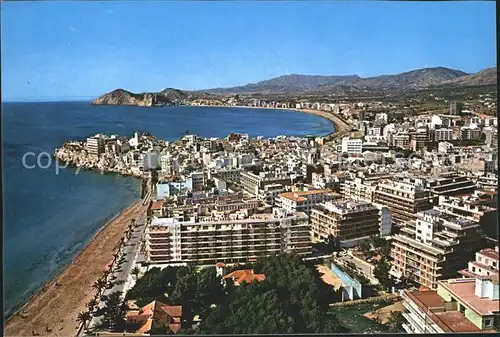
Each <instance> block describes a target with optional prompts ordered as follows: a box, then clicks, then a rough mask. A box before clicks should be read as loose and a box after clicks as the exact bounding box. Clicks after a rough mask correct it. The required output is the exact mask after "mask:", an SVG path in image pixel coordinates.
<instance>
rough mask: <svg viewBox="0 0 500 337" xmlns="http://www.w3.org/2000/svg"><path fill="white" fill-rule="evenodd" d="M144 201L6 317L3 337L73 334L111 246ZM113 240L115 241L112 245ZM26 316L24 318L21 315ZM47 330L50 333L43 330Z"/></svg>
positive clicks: (106, 226) (107, 226)
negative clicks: (77, 318) (36, 334)
mask: <svg viewBox="0 0 500 337" xmlns="http://www.w3.org/2000/svg"><path fill="white" fill-rule="evenodd" d="M142 203H143V200H141V199H138V200H136V201H134V202H132V204H130V205H128V206H127V207H125V208H124V209H123V210H122V211H121V212H120V213H118V214H117V215H116V216H114V217H113V218H111V219H110V220H109V221H107V222H106V223H105V224H104V225H103V226H102V227H101V228H100V229H99V230H98V231H97V232H96V233H95V234H94V235H93V237H92V238H91V240H90V241H89V242H88V243H87V244H86V245H85V246H84V247H83V248H82V249H81V250H80V252H79V253H77V254H76V255H75V256H74V257H73V259H72V262H71V263H69V264H67V265H65V266H63V267H62V268H61V270H60V271H59V272H58V273H57V274H56V275H55V276H54V277H52V278H51V279H50V280H49V281H47V282H46V283H45V284H44V285H43V286H42V287H40V288H39V289H38V290H37V291H36V292H34V293H33V295H32V296H31V297H30V299H28V300H27V301H26V302H25V303H24V304H23V305H22V306H21V307H20V308H19V309H17V310H15V311H13V312H12V313H11V314H10V316H9V317H8V318H7V317H6V318H5V325H4V334H5V335H6V336H30V335H32V332H33V331H34V332H35V333H38V334H40V335H41V336H69V335H75V334H76V329H77V325H78V323H77V322H76V316H77V315H78V313H79V312H81V311H84V310H86V303H87V302H88V301H89V300H90V299H91V298H92V297H93V291H92V290H91V289H92V284H93V282H94V281H95V280H97V279H98V278H99V277H100V276H101V275H102V273H103V271H104V265H105V264H106V263H107V262H108V261H109V260H111V259H112V257H113V254H114V251H115V249H114V247H115V246H116V243H118V242H119V239H120V238H121V237H122V236H123V235H124V233H125V230H126V227H127V226H128V223H129V222H130V219H131V218H134V217H135V218H137V217H138V215H139V214H140V213H142V212H141V211H145V209H146V208H145V206H144V205H142ZM115 241H116V242H115ZM23 314H25V315H26V318H23V317H22V315H23ZM46 328H48V329H49V330H50V332H48V331H47V330H46Z"/></svg>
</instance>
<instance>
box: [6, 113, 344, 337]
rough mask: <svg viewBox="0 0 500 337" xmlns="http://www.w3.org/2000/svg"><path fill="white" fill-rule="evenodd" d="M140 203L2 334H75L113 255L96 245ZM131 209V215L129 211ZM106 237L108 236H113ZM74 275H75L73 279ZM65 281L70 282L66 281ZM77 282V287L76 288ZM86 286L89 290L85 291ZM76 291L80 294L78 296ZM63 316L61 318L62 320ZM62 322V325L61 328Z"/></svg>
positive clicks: (338, 128) (124, 218)
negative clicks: (105, 267)
mask: <svg viewBox="0 0 500 337" xmlns="http://www.w3.org/2000/svg"><path fill="white" fill-rule="evenodd" d="M186 106H190V107H215V108H247V109H274V110H288V111H297V112H303V113H310V114H313V115H316V116H319V117H322V118H324V119H326V120H328V121H330V122H331V123H332V125H333V131H332V132H330V133H328V134H326V135H324V136H318V137H322V138H327V137H330V136H331V135H333V134H336V133H340V132H342V131H345V130H347V129H348V124H347V123H345V122H344V121H343V120H341V119H340V118H338V117H337V116H335V115H334V114H332V113H329V112H326V111H321V110H312V109H296V108H274V107H252V106H223V105H220V106H219V105H186ZM106 173H109V174H112V173H116V174H119V175H123V174H120V172H106ZM131 176H132V177H134V178H138V179H141V177H136V176H134V175H131ZM142 204H143V200H142V199H138V200H136V201H134V202H132V204H130V205H128V206H127V207H125V208H124V209H123V210H122V211H121V212H120V213H118V214H117V215H115V216H114V217H113V218H111V219H110V220H108V221H107V222H106V223H105V224H104V225H103V226H102V227H100V228H99V230H98V231H97V232H96V233H95V234H94V235H93V236H92V238H91V239H90V241H89V242H88V243H87V244H86V245H85V246H84V247H82V248H81V250H80V251H79V252H78V253H77V254H75V256H74V257H73V258H72V261H71V263H68V264H67V265H65V266H62V267H61V269H60V270H59V271H58V272H57V273H56V274H55V275H54V276H53V277H52V278H51V279H50V280H48V281H47V282H45V283H44V284H43V285H42V286H41V287H40V288H39V289H38V290H36V291H35V292H34V293H33V294H32V295H31V297H30V298H29V299H28V300H27V301H25V303H24V304H23V305H22V306H20V307H19V309H17V310H13V311H12V312H11V313H10V315H9V316H8V317H5V325H4V334H5V335H6V336H18V335H31V334H32V332H35V333H38V334H40V335H44V336H49V335H53V336H67V335H74V334H75V333H76V330H77V329H78V327H76V328H74V329H72V327H73V326H75V325H77V323H76V321H75V319H76V315H77V314H78V313H79V312H80V311H82V310H85V304H86V303H87V302H88V300H90V298H92V296H91V295H92V292H91V287H92V283H93V282H94V281H95V280H96V279H97V278H99V277H100V275H101V274H102V272H103V266H104V264H102V266H101V263H96V260H106V258H104V257H105V256H107V255H109V258H107V260H106V262H107V261H109V260H110V259H111V258H112V255H113V253H114V249H111V250H107V251H104V252H103V251H102V250H96V249H95V248H97V247H96V246H100V245H104V246H105V247H104V249H105V248H109V247H106V244H107V243H108V242H109V241H113V239H116V240H117V241H118V240H119V239H120V238H121V237H122V235H123V234H124V232H125V227H124V228H121V229H122V230H119V229H117V228H115V227H118V226H119V225H120V223H121V224H122V225H123V223H125V224H126V225H128V222H129V221H130V219H131V218H132V215H134V214H136V213H137V210H136V209H138V210H143V211H145V209H146V208H145V207H144V205H142ZM130 212H131V213H132V214H129V213H130ZM112 229H117V231H116V233H114V232H113V231H112ZM106 236H111V237H112V238H109V237H106ZM114 246H115V245H114V244H112V245H110V247H113V248H114ZM106 253H109V254H106ZM89 255H90V256H89ZM86 258H87V259H86ZM87 260H88V261H87ZM106 262H105V263H106ZM101 267H102V268H101ZM81 272H84V275H80V273H81ZM72 273H73V274H74V273H76V276H78V277H73V278H71V276H72ZM74 278H76V280H75V279H74ZM89 278H91V279H92V280H91V282H88V281H89ZM68 280H69V281H73V282H72V283H71V282H69V283H67V281H68ZM79 282H80V283H79ZM81 283H84V284H81ZM77 285H79V286H78V287H77ZM65 288H76V289H70V290H73V292H71V291H67V292H69V294H68V293H66V294H65ZM87 288H88V291H86V289H87ZM75 290H76V291H75ZM61 294H62V295H61ZM77 294H78V295H79V296H77ZM59 297H61V298H62V300H61V302H64V303H62V304H61V305H59V306H57V303H55V305H54V300H56V299H59ZM82 297H83V298H82ZM68 302H70V303H68ZM64 304H66V305H68V306H69V308H66V307H65V306H64ZM51 305H52V308H51ZM54 306H55V308H54ZM51 309H52V310H51ZM45 310H47V311H48V310H51V311H50V313H49V314H47V313H44V311H45ZM58 311H59V312H60V315H56V313H57V312H58ZM23 314H26V318H23V317H22V315H23ZM40 316H41V317H40ZM62 317H64V318H63V319H61V318H62ZM39 318H41V319H39ZM62 323H64V325H62ZM61 325H62V327H60V326H61ZM46 328H48V329H49V330H50V331H47V330H46Z"/></svg>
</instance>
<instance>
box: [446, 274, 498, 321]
mask: <svg viewBox="0 0 500 337" xmlns="http://www.w3.org/2000/svg"><path fill="white" fill-rule="evenodd" d="M438 283H439V285H441V286H442V287H443V288H445V289H446V290H448V291H449V292H450V293H452V294H453V295H454V296H455V297H457V299H459V300H460V301H461V302H462V303H464V304H465V305H467V306H468V307H470V309H472V310H473V311H475V312H476V313H478V314H479V315H481V316H485V315H492V314H493V313H495V312H499V311H500V308H499V302H498V300H496V301H495V300H491V299H489V298H480V297H478V296H476V294H475V288H476V280H475V279H473V278H471V279H451V280H444V281H439V282H438Z"/></svg>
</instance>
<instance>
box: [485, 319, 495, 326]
mask: <svg viewBox="0 0 500 337" xmlns="http://www.w3.org/2000/svg"><path fill="white" fill-rule="evenodd" d="M492 326H493V321H492V319H490V318H488V319H485V320H484V327H485V328H491V327H492Z"/></svg>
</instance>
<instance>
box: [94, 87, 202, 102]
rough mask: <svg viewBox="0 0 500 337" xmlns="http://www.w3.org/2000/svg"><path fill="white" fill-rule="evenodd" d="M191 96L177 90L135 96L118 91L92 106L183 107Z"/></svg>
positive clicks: (101, 98)
mask: <svg viewBox="0 0 500 337" xmlns="http://www.w3.org/2000/svg"><path fill="white" fill-rule="evenodd" d="M191 96H192V95H191V94H189V93H188V92H185V91H181V90H177V89H172V88H169V89H165V90H163V91H161V92H159V93H150V92H147V93H140V94H135V93H132V92H130V91H127V90H124V89H116V90H113V91H112V92H110V93H107V94H105V95H103V96H101V97H98V98H96V99H95V100H94V101H93V102H92V104H95V105H136V106H157V105H181V104H184V103H185V101H186V100H187V99H189V98H191Z"/></svg>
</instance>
